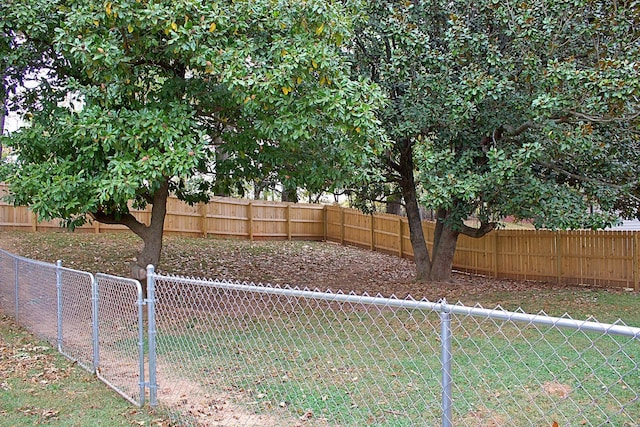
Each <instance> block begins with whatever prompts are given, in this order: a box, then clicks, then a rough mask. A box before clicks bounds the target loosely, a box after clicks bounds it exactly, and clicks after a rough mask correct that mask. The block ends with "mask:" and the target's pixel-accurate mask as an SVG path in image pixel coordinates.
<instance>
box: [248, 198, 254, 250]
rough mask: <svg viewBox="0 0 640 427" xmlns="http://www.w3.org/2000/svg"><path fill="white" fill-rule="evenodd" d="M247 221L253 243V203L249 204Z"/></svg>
mask: <svg viewBox="0 0 640 427" xmlns="http://www.w3.org/2000/svg"><path fill="white" fill-rule="evenodd" d="M247 219H248V220H249V224H248V225H247V227H248V229H249V230H248V231H249V240H251V241H253V203H251V202H249V204H248V205H247Z"/></svg>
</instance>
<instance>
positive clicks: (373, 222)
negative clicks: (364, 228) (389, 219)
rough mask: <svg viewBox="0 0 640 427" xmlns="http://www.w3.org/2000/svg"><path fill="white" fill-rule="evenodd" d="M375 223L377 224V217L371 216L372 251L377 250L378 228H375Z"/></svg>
mask: <svg viewBox="0 0 640 427" xmlns="http://www.w3.org/2000/svg"><path fill="white" fill-rule="evenodd" d="M375 223H376V217H375V215H374V214H371V245H370V249H371V250H372V251H375V250H376V228H375Z"/></svg>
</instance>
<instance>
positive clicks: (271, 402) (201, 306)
mask: <svg viewBox="0 0 640 427" xmlns="http://www.w3.org/2000/svg"><path fill="white" fill-rule="evenodd" d="M145 306H146V307H145ZM0 309H2V311H3V312H5V313H6V314H11V315H14V316H15V317H16V319H17V320H18V321H19V323H21V324H23V325H25V326H27V327H28V328H29V329H31V330H32V331H34V332H35V333H36V334H38V335H39V336H41V337H43V338H45V339H47V340H48V341H49V342H51V343H52V345H57V346H58V348H59V350H60V351H61V352H63V353H64V354H66V355H67V357H70V358H72V359H74V360H77V361H78V362H79V363H81V364H82V365H83V366H85V367H86V368H87V369H89V370H90V371H92V372H96V373H97V375H99V377H100V378H101V379H103V380H104V381H105V382H106V383H107V384H109V385H111V386H112V387H113V388H114V389H116V390H117V391H118V392H119V393H120V394H122V395H123V396H125V397H126V398H127V399H128V400H130V401H131V402H133V403H135V404H137V405H142V404H144V403H145V401H146V399H148V402H149V404H150V406H152V407H157V408H159V409H161V410H163V411H164V410H166V411H167V412H168V413H171V414H172V415H171V417H172V418H173V420H174V422H175V423H176V424H179V425H205V426H267V427H268V426H307V425H309V426H361V425H376V426H414V425H443V426H453V425H455V426H492V425H493V426H503V425H514V426H544V425H547V426H554V425H556V424H557V425H558V426H576V425H578V426H580V425H586V426H604V425H612V426H629V427H631V426H638V425H640V370H639V369H638V361H639V360H640V328H637V327H631V326H627V325H625V324H623V323H622V322H618V323H615V324H602V323H598V322H596V321H595V319H588V320H585V321H582V320H574V319H571V318H569V317H562V318H557V317H549V316H546V315H544V314H541V315H530V314H527V313H524V312H520V311H516V312H509V311H505V310H502V309H500V308H498V309H495V310H488V309H484V308H482V307H466V306H463V305H452V304H447V303H446V302H445V301H439V302H430V301H415V300H411V299H407V300H398V299H389V298H382V297H378V296H376V297H371V296H367V295H345V294H342V293H326V292H318V291H312V290H307V289H304V290H303V289H291V288H280V287H271V286H262V285H253V284H244V283H234V282H224V281H207V280H199V279H192V278H185V277H176V276H166V275H159V274H155V273H154V272H153V270H152V269H150V270H149V271H148V296H147V298H146V299H143V297H142V290H141V287H140V284H139V283H138V282H137V281H135V280H131V279H124V278H120V277H115V276H108V275H101V274H98V275H95V276H93V275H91V274H89V273H83V272H78V271H75V270H69V269H65V268H62V267H61V266H59V265H58V266H56V265H52V264H45V263H39V262H35V261H31V260H26V259H23V258H19V257H15V256H13V255H11V254H8V253H6V252H3V251H0ZM145 311H146V317H145V316H144V314H145ZM147 349H148V351H146V350H147Z"/></svg>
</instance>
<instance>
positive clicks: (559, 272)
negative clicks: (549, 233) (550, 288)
mask: <svg viewBox="0 0 640 427" xmlns="http://www.w3.org/2000/svg"><path fill="white" fill-rule="evenodd" d="M554 240H555V243H556V275H557V282H558V285H559V284H561V283H562V232H561V231H556V232H554Z"/></svg>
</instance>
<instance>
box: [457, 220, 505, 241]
mask: <svg viewBox="0 0 640 427" xmlns="http://www.w3.org/2000/svg"><path fill="white" fill-rule="evenodd" d="M497 226H498V224H497V223H495V222H481V223H480V227H479V228H475V227H469V226H468V225H466V224H462V228H461V229H460V233H462V234H464V235H465V236H469V237H473V238H474V239H477V238H480V237H482V236H484V235H485V234H488V233H489V232H491V231H493V230H495V229H496V227H497Z"/></svg>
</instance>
